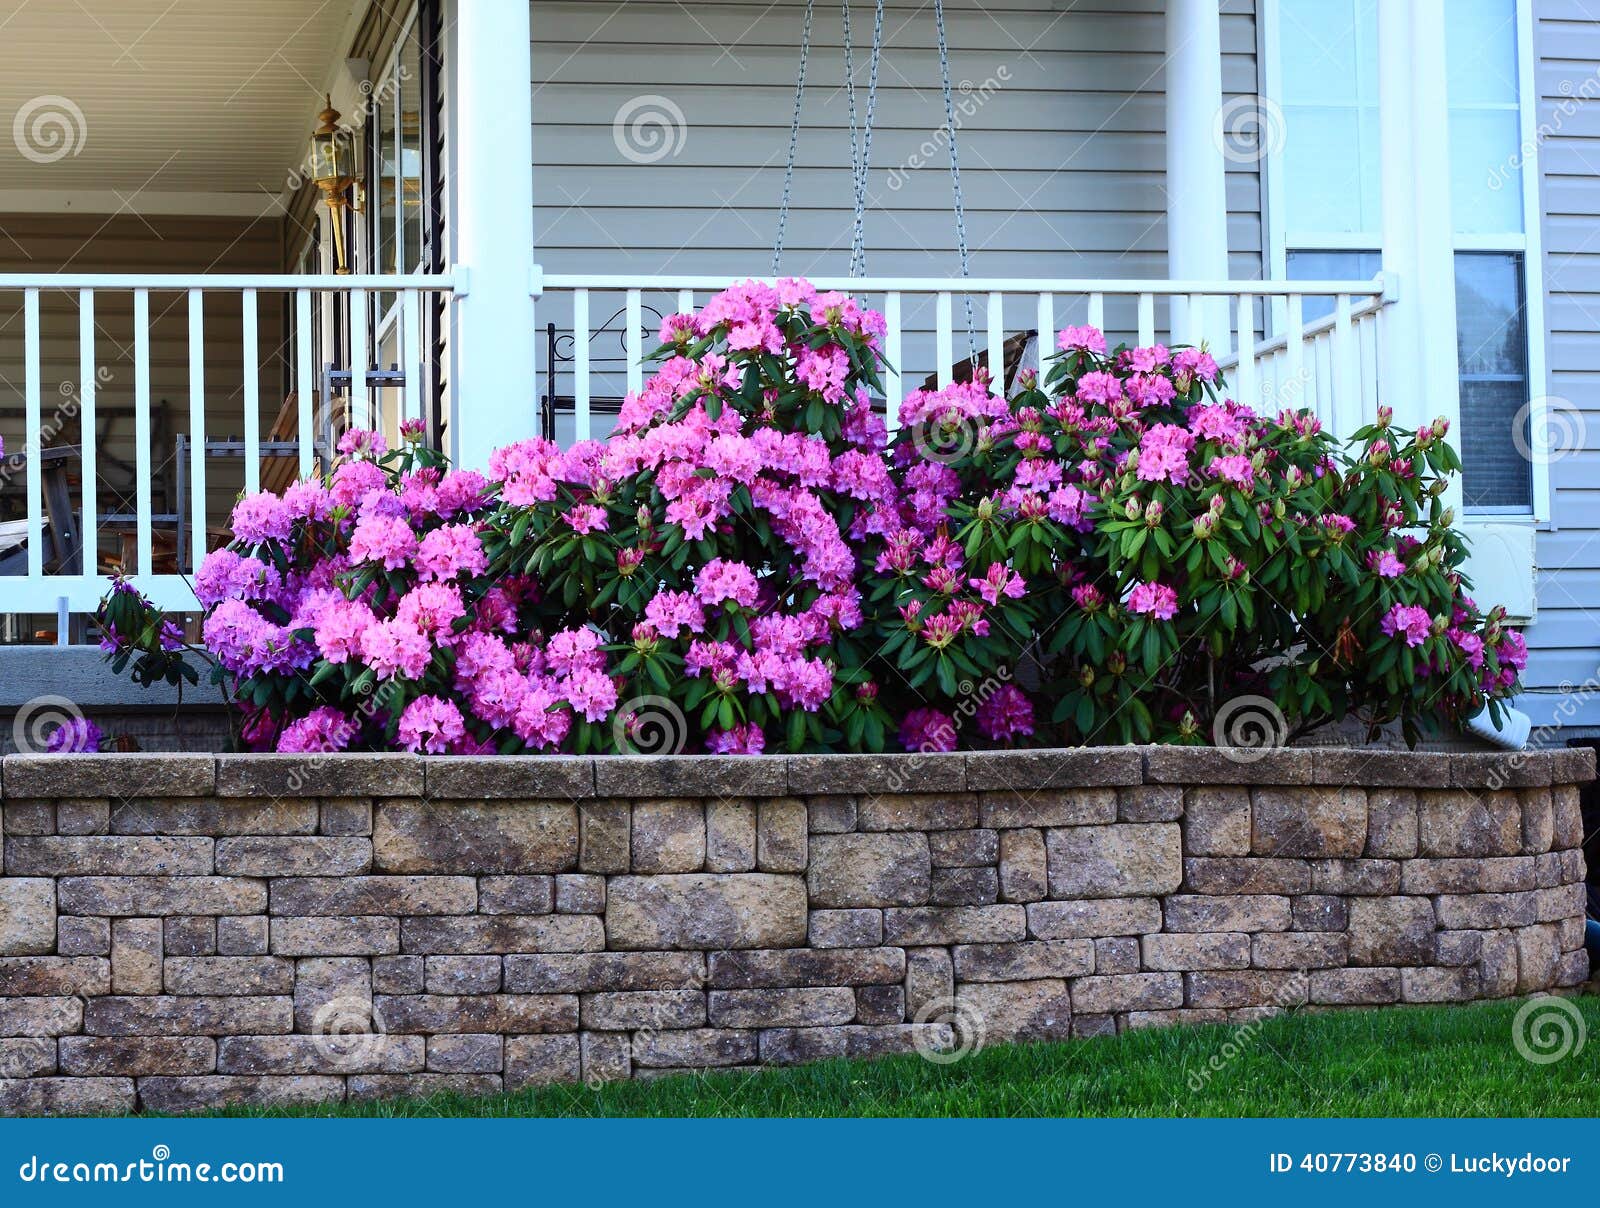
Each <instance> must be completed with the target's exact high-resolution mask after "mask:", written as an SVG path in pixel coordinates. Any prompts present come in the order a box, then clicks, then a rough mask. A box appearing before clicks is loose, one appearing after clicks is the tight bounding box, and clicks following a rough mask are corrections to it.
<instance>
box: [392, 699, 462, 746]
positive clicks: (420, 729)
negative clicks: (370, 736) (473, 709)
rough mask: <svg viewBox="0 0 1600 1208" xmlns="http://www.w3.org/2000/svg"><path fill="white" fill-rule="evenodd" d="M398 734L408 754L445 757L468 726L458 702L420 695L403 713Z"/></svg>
mask: <svg viewBox="0 0 1600 1208" xmlns="http://www.w3.org/2000/svg"><path fill="white" fill-rule="evenodd" d="M397 733H398V735H399V738H400V745H401V747H402V748H404V749H405V750H407V751H414V752H417V753H420V754H425V755H443V754H444V753H445V752H446V751H448V750H450V748H451V746H452V745H453V744H454V743H456V742H458V741H459V740H460V739H461V737H462V736H463V735H464V734H465V733H466V725H465V723H464V722H463V720H462V717H461V710H460V709H459V708H457V706H456V703H455V702H454V701H451V700H445V699H443V698H442V697H438V696H419V697H417V699H416V700H414V701H412V702H411V703H410V704H409V705H407V706H406V707H405V710H404V711H403V712H402V713H401V714H400V725H399V728H398V731H397Z"/></svg>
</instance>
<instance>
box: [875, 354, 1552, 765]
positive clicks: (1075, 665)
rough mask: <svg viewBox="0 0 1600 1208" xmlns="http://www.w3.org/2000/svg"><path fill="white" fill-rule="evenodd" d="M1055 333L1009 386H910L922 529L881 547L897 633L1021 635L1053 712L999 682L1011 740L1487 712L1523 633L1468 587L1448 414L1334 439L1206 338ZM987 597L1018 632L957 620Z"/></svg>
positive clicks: (1498, 702)
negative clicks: (1449, 494) (1031, 371)
mask: <svg viewBox="0 0 1600 1208" xmlns="http://www.w3.org/2000/svg"><path fill="white" fill-rule="evenodd" d="M1058 345H1059V348H1060V351H1059V353H1058V355H1057V357H1056V358H1055V360H1054V362H1053V364H1052V365H1051V366H1050V368H1049V370H1048V372H1047V373H1046V375H1045V377H1044V379H1043V381H1042V382H1041V381H1039V380H1037V378H1036V377H1027V376H1026V375H1025V378H1026V380H1025V381H1024V382H1023V388H1022V389H1021V390H1020V392H1019V393H1018V394H1017V396H1016V397H1015V398H1013V399H1012V400H1011V401H1010V402H1009V403H1008V404H1006V403H1001V402H1000V401H998V400H996V399H994V398H993V397H991V396H990V394H989V393H988V391H987V390H985V389H984V388H983V386H982V385H981V384H976V385H970V384H969V385H957V386H953V387H951V388H949V389H947V390H944V391H940V392H938V393H931V394H915V395H913V396H912V397H911V398H910V399H908V400H907V404H906V408H905V409H904V410H903V411H902V415H903V416H905V417H906V418H907V419H908V420H909V421H911V422H910V423H909V424H908V426H907V427H905V428H904V429H903V430H902V431H901V432H899V433H898V434H897V436H896V439H895V442H894V444H893V448H892V455H893V458H894V465H895V467H896V470H897V476H898V477H899V478H901V479H902V480H903V481H904V482H905V483H906V486H907V488H908V489H909V492H910V494H909V500H908V506H909V507H910V508H911V509H912V511H913V512H914V513H915V515H916V516H917V524H918V526H919V527H920V528H923V529H927V528H930V527H931V528H933V529H934V531H935V534H936V535H935V536H934V538H933V539H932V540H931V541H929V542H928V543H926V544H925V545H922V546H920V547H913V546H911V545H908V546H907V547H905V548H900V549H896V550H894V551H893V557H892V558H891V559H890V564H891V565H890V570H891V571H892V572H893V573H895V574H896V575H897V576H898V578H897V586H896V587H895V589H894V594H895V597H896V603H897V605H898V608H899V611H900V613H901V615H902V617H903V618H904V623H903V624H900V623H897V621H896V618H894V617H893V616H884V617H880V618H879V619H878V627H879V632H880V633H881V634H882V635H883V639H884V641H885V642H886V643H888V644H889V646H890V647H891V648H898V649H901V650H904V649H907V648H909V647H911V646H913V645H915V644H916V642H917V637H913V636H912V633H913V632H915V631H918V630H920V634H918V635H917V636H918V637H920V640H921V643H922V644H923V645H924V646H927V647H933V648H938V647H940V646H944V647H946V648H948V649H951V650H954V651H963V650H964V651H965V652H966V654H967V655H968V658H969V661H972V662H980V663H989V662H992V660H995V659H997V658H1012V659H1016V658H1018V657H1021V656H1023V655H1024V654H1025V656H1026V659H1027V661H1028V662H1031V663H1032V665H1033V666H1035V667H1036V668H1037V669H1038V671H1039V674H1040V676H1041V678H1042V682H1041V685H1040V690H1039V691H1038V692H1037V694H1036V695H1037V697H1038V698H1039V700H1038V702H1037V703H1038V704H1039V705H1040V706H1041V708H1047V709H1048V712H1045V713H1044V714H1043V716H1042V717H1036V719H1033V720H1030V719H1029V717H1028V712H1027V710H1026V709H1025V708H1024V704H1023V702H1021V701H1019V700H1015V699H1013V706H1012V707H1013V714H1012V716H1013V718H1014V720H1013V722H1012V726H1011V730H1012V733H1010V734H1008V735H1006V736H1007V737H1017V736H1019V735H1025V734H1027V733H1029V732H1030V727H1031V730H1032V731H1033V732H1037V731H1039V730H1040V729H1041V728H1044V729H1048V730H1049V732H1050V733H1052V734H1055V735H1057V736H1058V737H1060V738H1061V739H1062V740H1065V741H1076V742H1138V741H1148V740H1157V741H1170V740H1176V741H1197V742H1198V741H1215V742H1235V743H1246V742H1249V743H1254V742H1257V741H1260V738H1261V735H1260V733H1259V727H1262V726H1266V727H1268V728H1269V729H1272V730H1275V731H1276V732H1277V734H1276V741H1279V742H1281V741H1283V740H1284V739H1286V738H1288V737H1292V736H1293V734H1294V733H1295V732H1298V731H1304V730H1307V729H1310V728H1313V727H1314V726H1317V725H1319V724H1322V723H1325V722H1328V721H1335V720H1340V719H1343V718H1346V717H1350V716H1355V717H1358V718H1360V719H1362V720H1363V721H1365V722H1366V723H1368V724H1369V725H1373V726H1377V725H1382V724H1386V723H1390V722H1398V723H1399V724H1400V726H1401V727H1402V729H1403V731H1404V733H1405V734H1406V736H1407V738H1408V739H1409V740H1414V739H1415V738H1416V737H1417V736H1418V735H1419V734H1420V733H1421V732H1422V731H1424V730H1426V729H1428V728H1432V727H1437V726H1439V725H1441V724H1445V723H1459V722H1461V721H1464V720H1466V719H1467V718H1469V717H1471V716H1473V715H1474V714H1476V713H1478V712H1479V711H1480V710H1481V709H1482V708H1483V707H1484V705H1485V704H1486V703H1487V704H1488V705H1489V707H1490V709H1491V710H1492V715H1493V716H1494V717H1495V718H1496V719H1498V717H1499V715H1500V712H1499V711H1500V710H1501V709H1502V708H1503V702H1504V699H1505V698H1506V697H1507V696H1508V695H1509V694H1510V693H1511V691H1512V689H1513V688H1514V686H1515V684H1516V680H1517V673H1518V671H1520V669H1521V668H1522V667H1523V666H1525V664H1526V661H1527V649H1526V646H1525V645H1524V643H1523V640H1522V638H1521V635H1519V634H1518V633H1516V632H1515V631H1513V630H1511V629H1508V628H1507V627H1506V625H1505V623H1504V611H1503V610H1502V609H1499V608H1496V609H1493V610H1490V611H1489V612H1487V613H1485V612H1484V611H1483V610H1481V609H1480V608H1479V607H1478V605H1477V604H1475V603H1474V602H1473V600H1472V599H1471V597H1470V596H1469V595H1468V594H1467V588H1468V585H1467V584H1466V582H1465V581H1464V580H1463V578H1462V575H1461V572H1460V567H1461V564H1462V562H1463V561H1464V560H1465V557H1466V546H1465V542H1464V540H1463V538H1462V536H1461V534H1460V533H1459V531H1458V530H1457V529H1456V528H1455V527H1453V516H1452V514H1451V511H1450V509H1449V508H1447V507H1446V506H1445V505H1444V503H1443V500H1442V496H1443V494H1444V493H1445V491H1446V489H1447V482H1448V478H1449V476H1450V475H1451V474H1453V473H1456V472H1458V471H1459V470H1460V463H1459V461H1458V460H1457V457H1456V454H1455V453H1454V451H1453V450H1452V449H1451V448H1450V446H1449V445H1448V444H1447V443H1445V440H1444V436H1445V425H1444V423H1443V422H1442V421H1438V422H1435V423H1434V424H1432V425H1431V426H1428V427H1424V428H1422V429H1420V430H1419V431H1417V432H1415V433H1408V432H1399V431H1396V430H1395V428H1394V426H1393V423H1392V415H1391V413H1390V411H1389V410H1388V409H1387V408H1384V409H1381V410H1380V413H1379V416H1378V419H1377V422H1376V423H1374V424H1373V425H1370V426H1368V427H1365V428H1362V429H1361V430H1360V431H1358V432H1356V433H1354V434H1352V437H1351V443H1350V445H1349V447H1348V448H1347V449H1343V450H1342V449H1340V448H1339V447H1338V446H1337V445H1336V444H1335V442H1334V441H1333V440H1332V439H1331V438H1330V437H1329V436H1328V434H1327V433H1325V432H1323V431H1322V428H1321V425H1320V424H1319V422H1318V421H1317V419H1316V418H1315V417H1314V416H1312V415H1311V414H1310V413H1308V412H1295V411H1284V412H1283V413H1281V414H1280V415H1278V416H1276V417H1268V416H1261V415H1257V414H1256V413H1255V412H1253V411H1252V410H1251V409H1250V408H1248V407H1245V406H1242V405H1240V404H1238V403H1236V402H1234V401H1233V400H1231V399H1229V398H1227V397H1226V396H1225V395H1224V394H1223V393H1222V391H1221V386H1222V383H1221V381H1220V378H1219V375H1218V372H1217V366H1216V364H1215V362H1214V361H1213V360H1212V358H1211V357H1210V356H1209V355H1207V354H1206V353H1205V352H1203V351H1201V350H1197V349H1192V348H1185V349H1178V350H1175V351H1174V350H1168V349H1166V348H1162V347H1160V346H1159V345H1158V346H1155V347H1151V348H1132V349H1128V348H1121V349H1116V350H1110V351H1108V350H1107V348H1106V343H1105V339H1104V336H1103V335H1102V334H1101V333H1100V332H1098V331H1096V330H1094V329H1092V328H1068V329H1066V330H1065V331H1062V332H1061V333H1059V336H1058ZM999 584H1003V588H1001V589H1000V590H998V591H997V590H996V585H999ZM969 587H970V588H975V589H977V590H978V591H979V592H981V593H982V594H983V596H984V598H983V599H981V600H977V599H972V598H971V597H970V593H969V591H968V590H967V589H968V588H969ZM996 598H998V600H999V602H1000V604H1001V610H1002V611H1003V612H1006V613H1011V614H1016V615H1017V616H1018V617H1020V618H1021V620H1022V623H1023V625H1024V626H1025V627H1026V628H1027V629H1028V638H1027V641H1026V644H1025V647H1024V650H1023V651H1018V650H1017V649H1016V647H1015V646H1014V645H1013V638H1012V633H1013V632H1014V630H1015V629H1016V628H1017V627H1016V626H1010V627H1007V628H1005V629H1002V628H1001V627H1000V626H999V625H997V624H995V622H994V619H993V618H992V616H991V618H990V621H989V631H988V632H987V633H985V632H983V631H982V629H981V627H973V626H965V627H961V626H954V625H951V624H950V623H949V622H948V620H947V618H948V617H949V616H950V614H951V612H952V611H953V610H955V609H958V608H962V607H970V608H976V607H979V606H981V605H989V606H990V608H989V612H990V613H991V614H992V613H993V612H994V611H995V610H994V608H993V605H994V604H995V602H996ZM941 621H943V622H944V623H943V624H942V625H938V624H937V623H938V622H941ZM996 634H999V635H1000V637H999V640H998V641H997V638H996ZM912 657H913V658H915V656H912ZM935 683H936V685H937V687H938V689H939V691H940V693H941V695H942V696H943V697H944V698H945V699H944V700H942V701H940V702H937V703H938V704H940V705H941V706H942V707H944V708H946V709H949V708H952V707H954V705H955V704H956V703H957V702H956V701H955V700H954V699H952V698H953V696H954V694H952V693H951V692H950V690H949V683H948V680H947V679H941V680H936V681H935ZM1007 691H1009V692H1011V693H1015V692H1016V690H1015V689H1008V690H1007ZM1029 703H1033V702H1029ZM1241 706H1243V708H1241ZM1035 712H1036V714H1037V713H1038V712H1039V710H1036V711H1035ZM1041 722H1042V723H1045V724H1044V725H1043V726H1041ZM1057 727H1059V729H1058V728H1057Z"/></svg>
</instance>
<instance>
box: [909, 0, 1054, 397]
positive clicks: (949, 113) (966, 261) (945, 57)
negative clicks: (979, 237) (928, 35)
mask: <svg viewBox="0 0 1600 1208" xmlns="http://www.w3.org/2000/svg"><path fill="white" fill-rule="evenodd" d="M933 23H934V27H935V28H936V29H937V30H938V31H939V76H940V80H941V82H942V83H943V86H944V120H945V130H946V133H947V135H948V137H949V139H950V185H951V188H952V190H953V192H954V195H955V210H956V249H957V251H958V252H959V253H960V255H961V275H962V277H963V278H965V277H970V276H972V261H971V256H970V255H969V253H968V249H967V208H966V206H965V204H964V203H963V202H962V199H961V157H960V154H959V152H958V149H957V147H956V107H955V100H954V98H953V97H952V95H951V89H950V47H949V43H948V40H947V39H946V37H945V29H944V0H933ZM963 300H964V301H965V302H966V304H967V349H968V352H969V353H970V355H971V357H972V360H973V363H974V365H976V362H977V359H978V338H977V336H976V335H975V334H974V333H973V328H972V295H971V294H970V293H969V294H964V295H963ZM1041 338H1043V333H1041ZM993 369H994V367H993V366H990V370H991V372H992V371H993Z"/></svg>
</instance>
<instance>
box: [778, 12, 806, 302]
mask: <svg viewBox="0 0 1600 1208" xmlns="http://www.w3.org/2000/svg"><path fill="white" fill-rule="evenodd" d="M813 4H814V0H806V19H805V25H804V26H803V27H802V28H801V31H800V67H799V70H797V71H796V72H795V77H794V119H793V120H792V121H791V122H790V123H789V160H788V162H787V163H786V164H785V165H784V169H783V200H782V201H781V202H779V204H778V238H777V241H776V242H774V243H773V245H772V275H773V277H777V275H778V271H779V268H780V267H781V265H782V264H783V231H784V228H785V227H786V226H787V225H788V224H789V195H790V193H791V192H792V191H793V189H794V162H795V152H796V150H797V149H798V147H799V145H800V106H801V103H802V102H803V101H804V99H805V93H806V60H807V59H808V58H810V57H811V13H812V7H813Z"/></svg>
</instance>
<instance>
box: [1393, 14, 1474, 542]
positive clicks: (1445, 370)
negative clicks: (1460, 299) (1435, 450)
mask: <svg viewBox="0 0 1600 1208" xmlns="http://www.w3.org/2000/svg"><path fill="white" fill-rule="evenodd" d="M1444 21H1445V15H1444V5H1443V3H1442V0H1378V127H1379V140H1378V141H1379V143H1380V145H1381V157H1380V162H1381V165H1382V178H1383V271H1384V273H1385V274H1389V273H1393V274H1395V275H1396V277H1397V278H1398V286H1399V294H1398V299H1397V301H1396V302H1395V304H1394V305H1392V306H1390V307H1389V308H1388V311H1387V313H1386V314H1385V316H1384V324H1385V326H1384V339H1383V363H1382V365H1381V366H1380V370H1381V372H1380V378H1379V393H1380V395H1381V396H1382V398H1383V401H1384V402H1385V403H1387V404H1388V405H1389V406H1391V407H1393V408H1394V413H1395V422H1396V423H1404V424H1405V426H1406V427H1408V428H1413V429H1414V428H1416V427H1418V426H1419V425H1421V424H1425V423H1428V422H1430V421H1431V420H1432V419H1433V418H1434V417H1435V416H1437V415H1443V416H1445V417H1446V418H1447V419H1449V420H1450V425H1451V435H1450V439H1451V440H1452V442H1454V443H1455V444H1456V447H1457V448H1459V447H1460V439H1461V437H1460V431H1459V429H1460V425H1461V378H1460V370H1459V366H1458V363H1457V359H1456V358H1457V353H1456V287H1455V241H1454V235H1453V226H1454V224H1453V222H1452V220H1451V213H1450V142H1449V138H1448V136H1447V131H1448V130H1449V106H1448V103H1447V100H1446V97H1445V63H1444V38H1443V36H1442V35H1441V34H1440V32H1439V31H1440V30H1442V29H1443V28H1444ZM1452 495H1453V496H1459V488H1453V491H1452ZM1456 501H1457V502H1459V500H1458V499H1457V500H1456ZM1458 512H1459V508H1458Z"/></svg>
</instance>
